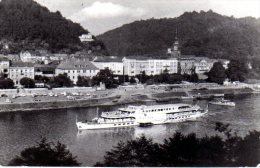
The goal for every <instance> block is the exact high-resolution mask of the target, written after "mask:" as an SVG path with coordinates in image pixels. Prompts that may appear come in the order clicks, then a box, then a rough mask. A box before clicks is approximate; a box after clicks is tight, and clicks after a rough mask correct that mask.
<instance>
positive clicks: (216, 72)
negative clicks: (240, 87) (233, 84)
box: [208, 62, 227, 84]
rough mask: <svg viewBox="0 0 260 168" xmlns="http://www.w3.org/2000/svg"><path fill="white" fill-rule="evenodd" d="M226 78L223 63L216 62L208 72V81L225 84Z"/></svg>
mask: <svg viewBox="0 0 260 168" xmlns="http://www.w3.org/2000/svg"><path fill="white" fill-rule="evenodd" d="M226 78H227V75H226V72H225V68H224V67H223V65H222V63H221V62H215V63H214V64H213V67H212V68H211V70H210V71H209V72H208V81H209V82H215V83H218V84H223V82H224V81H225V79H226Z"/></svg>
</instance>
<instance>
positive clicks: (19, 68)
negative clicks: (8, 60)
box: [9, 62, 34, 86]
mask: <svg viewBox="0 0 260 168" xmlns="http://www.w3.org/2000/svg"><path fill="white" fill-rule="evenodd" d="M24 77H27V78H31V79H34V66H33V64H32V63H24V62H12V64H11V66H10V68H9V78H10V79H12V80H13V81H14V84H15V85H16V86H19V85H20V80H21V79H22V78H24Z"/></svg>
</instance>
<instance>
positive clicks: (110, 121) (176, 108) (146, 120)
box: [76, 104, 208, 130]
mask: <svg viewBox="0 0 260 168" xmlns="http://www.w3.org/2000/svg"><path fill="white" fill-rule="evenodd" d="M207 111H208V109H205V110H204V109H201V108H200V107H199V106H198V105H190V104H164V105H152V106H145V105H141V106H128V107H126V108H119V109H118V111H114V112H102V114H101V116H100V117H97V118H94V119H93V120H92V121H91V122H76V125H77V127H78V129H79V130H83V129H104V128H114V127H129V126H135V125H139V126H146V125H153V124H165V123H176V122H183V121H187V120H192V119H196V118H198V117H201V116H202V115H204V114H206V113H207Z"/></svg>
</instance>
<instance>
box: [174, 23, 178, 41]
mask: <svg viewBox="0 0 260 168" xmlns="http://www.w3.org/2000/svg"><path fill="white" fill-rule="evenodd" d="M177 39H178V28H177V26H176V28H175V40H177Z"/></svg>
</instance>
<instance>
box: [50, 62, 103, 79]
mask: <svg viewBox="0 0 260 168" xmlns="http://www.w3.org/2000/svg"><path fill="white" fill-rule="evenodd" d="M98 72H99V69H98V68H97V67H96V66H95V65H94V64H92V63H91V62H90V61H89V60H88V59H76V58H70V59H66V60H64V61H62V62H61V63H60V64H59V65H58V66H57V68H56V70H55V75H56V76H57V75H59V74H67V75H68V77H69V78H70V80H71V81H73V83H74V84H76V83H77V81H78V76H82V77H90V78H92V77H93V76H95V75H97V73H98Z"/></svg>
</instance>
